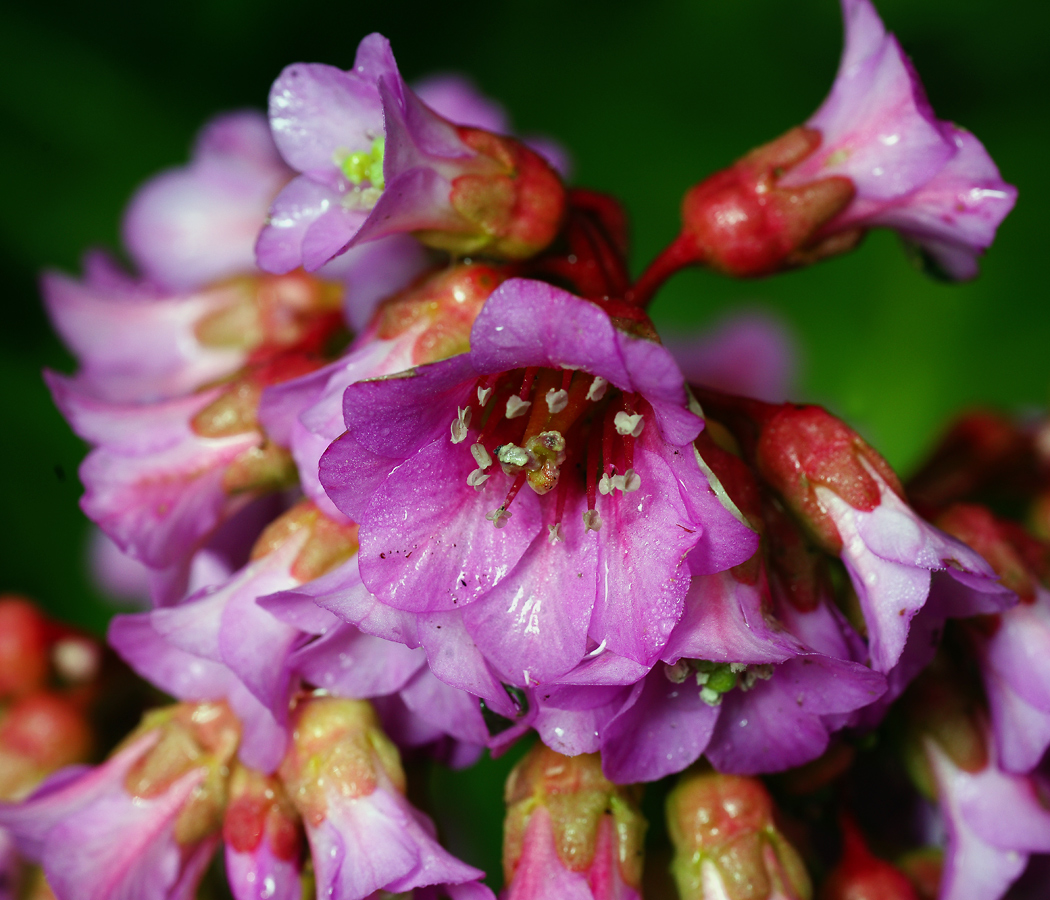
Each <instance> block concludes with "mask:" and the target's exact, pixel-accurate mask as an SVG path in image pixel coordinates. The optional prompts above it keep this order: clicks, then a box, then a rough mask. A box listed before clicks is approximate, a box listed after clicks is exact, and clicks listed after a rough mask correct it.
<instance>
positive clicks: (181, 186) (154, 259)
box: [124, 110, 294, 291]
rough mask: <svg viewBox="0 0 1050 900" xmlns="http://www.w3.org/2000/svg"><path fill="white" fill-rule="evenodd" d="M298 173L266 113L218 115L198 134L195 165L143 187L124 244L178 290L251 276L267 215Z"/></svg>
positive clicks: (159, 280)
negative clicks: (279, 144) (289, 163)
mask: <svg viewBox="0 0 1050 900" xmlns="http://www.w3.org/2000/svg"><path fill="white" fill-rule="evenodd" d="M293 174H294V173H293V172H292V170H291V169H289V168H288V167H287V166H286V165H285V164H284V162H283V161H282V160H281V157H280V155H279V154H278V153H277V148H276V147H275V146H274V143H273V138H271V136H270V130H269V128H268V127H267V123H266V119H265V117H264V116H263V115H261V114H260V113H257V112H255V111H252V110H245V111H242V112H236V113H228V114H226V115H222V116H218V117H216V118H215V119H213V120H212V121H211V122H209V123H208V124H207V125H206V126H205V127H204V129H203V130H202V131H201V133H200V135H199V136H198V138H197V142H196V145H195V146H194V149H193V158H192V160H191V162H190V164H189V165H187V166H184V167H181V168H178V169H172V170H170V171H168V172H163V173H161V174H160V175H157V176H155V177H153V178H152V179H150V180H149V181H148V182H147V183H146V184H144V185H143V186H142V187H141V188H139V190H138V192H137V193H136V194H135V196H134V197H133V198H132V200H131V203H130V204H129V206H128V210H127V212H126V214H125V219H124V242H125V244H126V245H127V248H128V251H129V252H130V254H131V257H132V259H134V261H135V263H136V264H137V266H138V267H139V269H140V270H141V271H142V272H143V273H144V274H145V275H146V277H147V278H149V279H150V280H151V281H153V282H155V283H156V284H158V285H163V286H164V287H166V288H168V289H170V290H173V291H192V290H196V289H197V288H200V287H202V286H204V285H205V284H207V283H209V282H213V281H217V280H219V279H221V278H228V277H230V276H232V275H240V274H243V273H245V272H251V271H252V270H253V269H254V268H255V253H254V248H255V239H256V237H257V236H258V234H259V228H260V227H261V226H262V223H263V222H264V220H265V218H266V210H267V208H268V207H269V205H270V201H272V200H273V198H274V196H275V195H276V194H277V192H278V191H279V190H280V189H281V187H282V186H283V185H284V184H285V182H287V181H288V180H289V179H290V178H291V177H292V175H293Z"/></svg>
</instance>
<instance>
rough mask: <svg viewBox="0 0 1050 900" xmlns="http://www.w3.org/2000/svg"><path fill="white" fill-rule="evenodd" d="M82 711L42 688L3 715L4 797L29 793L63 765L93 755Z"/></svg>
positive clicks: (0, 759)
mask: <svg viewBox="0 0 1050 900" xmlns="http://www.w3.org/2000/svg"><path fill="white" fill-rule="evenodd" d="M91 745H92V740H91V730H90V729H89V727H88V723H87V722H86V721H85V719H84V714H83V713H82V712H81V711H80V710H79V709H78V708H77V707H76V706H75V705H74V704H73V703H72V702H70V700H68V699H67V698H65V697H61V696H59V695H57V694H52V693H47V692H44V691H41V692H39V693H36V694H31V695H30V696H28V697H23V698H22V699H21V700H18V701H16V702H15V703H14V704H12V705H11V707H10V708H8V709H7V710H6V711H4V712H3V713H0V799H5V800H13V799H18V798H20V797H22V796H24V795H26V794H28V793H29V792H30V791H31V790H32V789H33V788H35V787H36V786H37V784H39V783H40V782H41V781H42V780H43V779H44V778H45V777H46V776H47V775H50V774H51V773H52V772H54V771H55V770H56V769H60V768H62V766H68V765H70V764H72V763H75V762H83V761H84V760H85V759H87V758H88V756H89V755H90V753H91Z"/></svg>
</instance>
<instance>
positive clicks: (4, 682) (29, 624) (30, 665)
mask: <svg viewBox="0 0 1050 900" xmlns="http://www.w3.org/2000/svg"><path fill="white" fill-rule="evenodd" d="M47 645H48V625H47V620H46V619H45V618H44V614H43V613H41V612H40V610H38V609H37V608H36V607H35V606H34V605H33V604H32V603H30V602H29V601H28V600H26V599H24V598H23V597H17V596H15V595H13V594H7V595H4V596H2V597H0V699H3V698H6V697H18V696H21V695H23V694H28V693H29V692H30V691H34V690H36V689H37V688H39V687H41V686H43V684H44V682H45V681H46V680H47V674H48V646H47Z"/></svg>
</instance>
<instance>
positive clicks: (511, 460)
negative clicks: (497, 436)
mask: <svg viewBox="0 0 1050 900" xmlns="http://www.w3.org/2000/svg"><path fill="white" fill-rule="evenodd" d="M496 459H498V460H499V462H500V465H501V466H503V470H504V471H505V472H506V471H507V469H508V468H509V469H511V470H514V469H518V470H521V469H538V468H539V467H540V463H539V461H538V460H537V459H536V457H535V456H534V455H533V454H532V453H530V452H529V451H528V450H526V449H525V448H524V447H519V446H518V445H517V444H503V445H502V446H501V447H500V448H499V449H498V450H497V451H496ZM507 474H508V475H510V474H512V472H507Z"/></svg>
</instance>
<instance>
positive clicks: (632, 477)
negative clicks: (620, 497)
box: [616, 469, 642, 494]
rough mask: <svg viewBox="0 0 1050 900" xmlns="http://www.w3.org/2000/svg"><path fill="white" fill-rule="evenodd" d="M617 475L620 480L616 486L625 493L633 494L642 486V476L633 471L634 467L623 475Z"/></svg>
mask: <svg viewBox="0 0 1050 900" xmlns="http://www.w3.org/2000/svg"><path fill="white" fill-rule="evenodd" d="M618 477H619V479H620V481H619V484H617V485H616V487H618V488H619V489H620V490H621V491H623V492H624V493H625V494H633V493H634V492H635V491H636V490H638V488H640V487H641V486H642V476H641V475H639V474H638V473H637V472H635V471H634V469H628V470H627V471H626V472H624V473H623V475H621V476H618Z"/></svg>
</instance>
